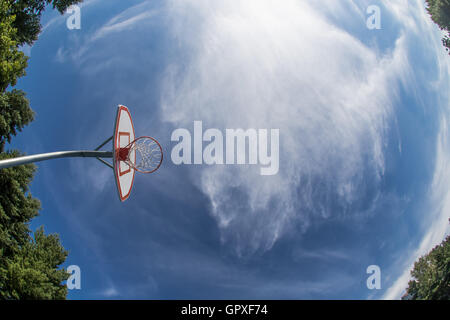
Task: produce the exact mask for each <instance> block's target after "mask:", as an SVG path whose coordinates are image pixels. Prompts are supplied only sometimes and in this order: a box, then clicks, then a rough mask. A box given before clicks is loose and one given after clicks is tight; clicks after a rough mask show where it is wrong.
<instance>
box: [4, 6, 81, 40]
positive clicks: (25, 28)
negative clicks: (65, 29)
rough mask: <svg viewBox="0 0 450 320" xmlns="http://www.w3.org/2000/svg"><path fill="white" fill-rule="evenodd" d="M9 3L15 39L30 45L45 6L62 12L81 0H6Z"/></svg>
mask: <svg viewBox="0 0 450 320" xmlns="http://www.w3.org/2000/svg"><path fill="white" fill-rule="evenodd" d="M8 1H9V3H10V4H11V10H10V14H11V15H15V16H16V19H15V21H14V23H13V26H14V28H16V29H17V30H18V34H17V40H18V42H19V44H20V45H23V44H25V43H26V44H28V45H32V44H33V43H34V41H36V40H37V38H38V36H39V33H40V32H41V23H40V20H41V15H42V12H44V10H45V7H46V6H47V5H49V4H52V6H53V8H54V9H55V8H56V9H57V10H58V11H59V13H61V14H63V13H64V12H65V11H66V9H67V8H68V7H70V6H71V5H73V4H77V3H80V2H82V0H8Z"/></svg>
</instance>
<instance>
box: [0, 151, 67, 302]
mask: <svg viewBox="0 0 450 320" xmlns="http://www.w3.org/2000/svg"><path fill="white" fill-rule="evenodd" d="M17 156H20V154H19V152H18V151H8V152H3V153H0V159H8V158H13V157H17ZM34 171H35V166H34V165H22V166H17V167H12V168H7V169H2V170H0V299H8V300H9V299H64V298H65V297H66V295H67V288H66V287H65V286H64V285H62V282H63V281H64V280H67V278H68V276H69V275H68V273H66V271H65V270H64V269H58V267H59V265H60V264H62V263H63V262H64V261H65V259H66V256H67V251H65V250H64V248H63V247H62V246H61V244H60V243H59V238H58V236H57V235H48V236H46V235H45V234H44V230H43V229H42V227H41V228H40V229H38V230H37V231H36V232H35V233H34V237H33V238H32V237H30V233H31V232H30V229H29V226H28V223H29V221H30V220H31V219H32V218H34V217H36V216H37V215H38V210H39V208H40V203H39V201H38V200H37V199H35V198H33V197H32V196H31V195H30V193H29V192H28V186H29V184H30V182H31V180H32V179H33V173H34Z"/></svg>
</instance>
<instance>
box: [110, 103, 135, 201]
mask: <svg viewBox="0 0 450 320" xmlns="http://www.w3.org/2000/svg"><path fill="white" fill-rule="evenodd" d="M113 139H114V140H113V143H114V152H113V162H114V176H115V180H116V185H117V191H118V192H119V198H120V200H121V201H125V200H126V199H127V198H128V197H129V195H130V192H131V189H132V188H133V182H134V174H135V170H134V169H132V168H131V167H130V166H129V165H128V164H127V163H126V162H125V161H120V160H119V157H118V155H117V151H118V150H119V149H120V148H124V147H126V146H128V145H129V144H130V143H131V142H132V141H134V139H135V136H134V126H133V120H132V119H131V114H130V111H129V110H128V108H127V107H125V106H122V105H119V107H118V109H117V115H116V123H115V126H114V135H113ZM129 157H130V160H131V161H132V162H134V161H135V159H136V151H134V152H131V154H130V155H129Z"/></svg>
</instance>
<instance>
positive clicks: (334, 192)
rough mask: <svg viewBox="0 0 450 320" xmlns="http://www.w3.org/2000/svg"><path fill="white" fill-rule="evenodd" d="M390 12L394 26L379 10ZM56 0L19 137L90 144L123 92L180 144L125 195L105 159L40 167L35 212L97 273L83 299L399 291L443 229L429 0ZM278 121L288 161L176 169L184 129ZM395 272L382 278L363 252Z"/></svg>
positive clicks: (444, 189) (41, 147) (88, 278)
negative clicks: (62, 2) (374, 26)
mask: <svg viewBox="0 0 450 320" xmlns="http://www.w3.org/2000/svg"><path fill="white" fill-rule="evenodd" d="M369 5H378V6H379V7H380V9H381V26H382V29H381V30H369V29H367V28H366V19H367V16H368V15H367V14H366V8H367V7H368V6H369ZM81 15H82V16H81V29H80V30H68V29H67V28H66V19H67V17H68V15H66V16H59V15H58V14H57V13H56V12H53V11H51V10H50V8H49V10H47V12H46V13H45V14H44V16H43V20H42V22H43V23H42V24H43V26H44V30H43V32H42V34H41V36H40V38H39V40H38V41H37V42H36V43H35V45H34V46H33V47H32V48H31V49H30V48H26V49H24V50H25V51H26V52H27V53H28V54H29V55H30V56H31V58H30V61H29V67H28V69H27V76H26V77H25V78H23V79H21V80H20V81H19V83H18V87H20V88H23V89H24V90H25V91H26V92H27V93H28V97H29V99H30V101H31V106H32V108H33V109H34V110H35V112H36V119H35V121H34V122H33V123H32V124H31V125H30V126H28V127H27V128H25V129H24V130H23V132H22V133H21V134H19V136H18V137H16V138H15V139H14V140H13V143H12V145H11V147H14V148H18V149H20V150H23V151H24V152H26V153H28V154H32V153H39V152H49V151H56V150H70V149H80V148H81V149H89V148H95V147H96V146H97V145H98V144H100V143H101V142H102V141H103V140H104V139H106V138H108V137H109V136H111V134H112V130H113V122H114V114H115V110H116V107H117V105H118V104H124V105H126V106H128V107H129V108H130V111H131V114H132V116H133V119H134V124H135V130H136V134H137V135H151V136H154V137H155V138H157V139H158V140H159V141H160V142H161V144H162V145H163V148H164V152H165V155H166V157H165V161H164V163H163V165H162V167H161V168H160V169H159V170H158V171H157V172H156V173H155V174H152V175H150V176H145V175H137V176H136V179H135V184H134V188H133V192H132V195H131V197H130V198H129V200H127V201H126V202H124V203H120V201H119V200H118V199H117V191H116V190H115V185H114V178H113V174H112V172H111V170H110V169H109V168H107V167H106V166H103V165H102V164H101V163H99V162H98V161H96V160H95V159H64V160H54V161H48V162H45V163H39V164H38V171H37V173H36V176H35V179H34V181H33V184H32V188H31V192H32V194H33V195H34V196H35V197H37V198H39V199H40V200H41V202H42V210H41V215H40V216H39V217H38V218H36V219H35V220H33V222H32V227H33V228H36V227H37V226H39V225H41V224H44V225H45V228H46V231H47V232H57V233H59V234H60V236H61V241H62V243H63V245H64V247H65V248H66V249H68V250H69V251H70V253H69V256H68V259H67V261H66V263H65V266H68V265H72V264H76V265H78V266H80V268H81V272H82V289H81V290H72V291H70V292H69V298H72V299H83V298H85V299H90V298H94V299H111V298H112V299H126V298H131V299H179V298H194V299H195V298H208V299H209V298H219V299H220V298H236V299H240V298H248V299H252V298H266V299H382V298H386V299H393V298H394V299H395V298H399V297H400V296H401V294H402V293H403V290H404V288H405V287H406V284H407V281H408V271H409V269H410V267H411V265H412V263H413V262H414V261H415V260H416V259H417V257H418V256H420V255H421V254H423V253H425V252H427V251H428V250H429V249H431V248H432V247H433V246H434V245H435V244H437V243H439V242H440V241H441V240H442V239H443V237H444V235H445V234H448V231H449V228H448V222H447V220H448V218H449V212H450V209H449V208H450V196H449V193H448V185H449V182H450V170H449V169H448V168H449V159H450V158H449V142H448V121H449V92H450V90H449V61H450V60H449V58H448V56H447V54H446V53H445V51H444V49H443V48H442V46H441V43H440V37H441V34H440V31H439V29H438V28H437V27H436V26H435V25H434V24H433V23H432V22H431V20H430V19H429V17H428V16H427V15H426V14H425V11H424V6H423V3H422V1H406V0H404V1H403V0H398V1H390V2H389V3H385V2H381V1H344V0H342V1H335V0H323V1H314V2H311V1H309V2H308V1H300V0H286V1H283V3H279V2H278V3H276V2H274V1H256V0H254V1H253V0H252V1H245V2H242V3H241V2H237V1H235V2H233V1H222V0H217V1H214V2H210V1H178V0H171V1H165V2H163V1H127V2H124V1H115V0H114V1H99V0H92V1H86V2H85V3H84V4H83V5H82V6H81ZM195 120H201V121H202V122H203V126H204V127H205V128H218V129H220V130H223V131H224V132H225V129H227V128H262V129H270V128H278V129H280V171H279V173H278V174H277V175H275V176H260V175H259V174H258V171H259V170H257V169H256V168H254V167H249V166H227V165H226V166H206V165H197V166H189V165H180V166H176V165H174V164H173V163H172V161H171V159H170V156H169V155H170V151H171V149H172V147H173V146H174V143H173V142H171V141H170V136H171V133H172V131H173V130H175V129H176V128H188V129H189V130H191V132H192V130H193V121H195ZM369 265H378V266H380V269H381V275H382V288H381V290H369V289H368V288H367V286H366V279H367V278H368V276H369V275H368V274H366V268H367V267H368V266H369Z"/></svg>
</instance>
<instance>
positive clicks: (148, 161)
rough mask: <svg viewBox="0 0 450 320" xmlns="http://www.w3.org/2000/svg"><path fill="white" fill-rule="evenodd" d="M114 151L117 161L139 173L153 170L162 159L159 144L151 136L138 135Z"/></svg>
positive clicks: (156, 168) (158, 165)
mask: <svg viewBox="0 0 450 320" xmlns="http://www.w3.org/2000/svg"><path fill="white" fill-rule="evenodd" d="M116 152H117V159H118V160H119V161H124V162H125V163H127V164H128V165H129V166H130V167H131V168H133V169H134V170H136V171H138V172H141V173H152V172H155V171H156V170H158V168H159V167H160V166H161V163H162V161H163V151H162V148H161V145H160V144H159V142H158V141H156V140H155V139H154V138H152V137H146V136H144V137H139V138H137V139H136V140H134V141H132V142H131V143H130V144H129V145H127V146H126V147H123V148H119V149H118V150H117V151H116Z"/></svg>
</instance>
